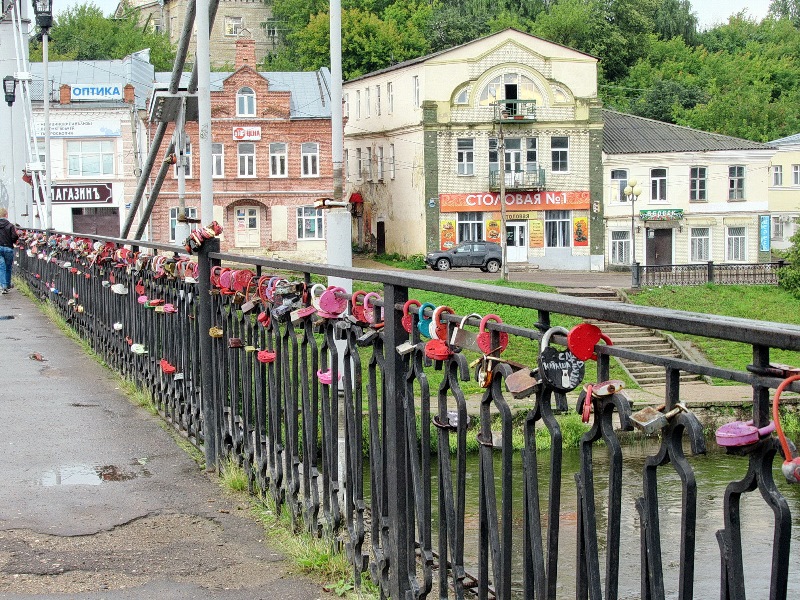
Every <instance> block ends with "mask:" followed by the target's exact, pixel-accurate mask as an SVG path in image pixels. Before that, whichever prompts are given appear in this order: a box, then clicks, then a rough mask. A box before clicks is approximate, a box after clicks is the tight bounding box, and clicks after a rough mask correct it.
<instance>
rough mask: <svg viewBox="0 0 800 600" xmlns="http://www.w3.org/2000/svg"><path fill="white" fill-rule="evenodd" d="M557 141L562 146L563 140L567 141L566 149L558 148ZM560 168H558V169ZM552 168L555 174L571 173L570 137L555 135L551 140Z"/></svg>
mask: <svg viewBox="0 0 800 600" xmlns="http://www.w3.org/2000/svg"><path fill="white" fill-rule="evenodd" d="M556 140H559V141H558V143H559V144H561V140H566V141H567V146H566V148H562V147H561V146H556V145H555V143H556ZM556 166H558V168H556ZM550 168H551V171H552V172H553V173H569V136H568V135H554V136H552V137H551V138H550Z"/></svg>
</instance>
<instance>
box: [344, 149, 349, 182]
mask: <svg viewBox="0 0 800 600" xmlns="http://www.w3.org/2000/svg"><path fill="white" fill-rule="evenodd" d="M343 158H344V160H343V162H344V180H345V181H350V150H348V149H346V148H345V151H344V157H343Z"/></svg>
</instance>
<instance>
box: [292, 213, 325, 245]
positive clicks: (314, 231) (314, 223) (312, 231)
mask: <svg viewBox="0 0 800 600" xmlns="http://www.w3.org/2000/svg"><path fill="white" fill-rule="evenodd" d="M324 226H325V223H324V221H323V210H322V209H319V208H314V207H313V206H298V207H297V241H301V240H324V239H325V230H324V229H323V228H324Z"/></svg>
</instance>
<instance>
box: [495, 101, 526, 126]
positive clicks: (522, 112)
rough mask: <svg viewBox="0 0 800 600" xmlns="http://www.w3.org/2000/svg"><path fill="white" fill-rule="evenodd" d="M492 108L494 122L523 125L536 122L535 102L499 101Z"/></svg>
mask: <svg viewBox="0 0 800 600" xmlns="http://www.w3.org/2000/svg"><path fill="white" fill-rule="evenodd" d="M492 106H493V107H494V120H495V121H503V122H504V123H514V122H523V123H524V122H525V121H535V120H536V100H500V101H498V102H497V103H495V104H493V105H492Z"/></svg>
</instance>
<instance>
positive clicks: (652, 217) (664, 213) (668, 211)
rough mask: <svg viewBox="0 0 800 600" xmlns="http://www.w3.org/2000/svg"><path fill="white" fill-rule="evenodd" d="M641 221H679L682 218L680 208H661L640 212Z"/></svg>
mask: <svg viewBox="0 0 800 600" xmlns="http://www.w3.org/2000/svg"><path fill="white" fill-rule="evenodd" d="M639 216H640V217H641V218H642V221H680V220H681V219H682V218H683V209H682V208H662V209H660V210H640V211H639Z"/></svg>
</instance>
